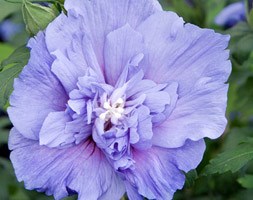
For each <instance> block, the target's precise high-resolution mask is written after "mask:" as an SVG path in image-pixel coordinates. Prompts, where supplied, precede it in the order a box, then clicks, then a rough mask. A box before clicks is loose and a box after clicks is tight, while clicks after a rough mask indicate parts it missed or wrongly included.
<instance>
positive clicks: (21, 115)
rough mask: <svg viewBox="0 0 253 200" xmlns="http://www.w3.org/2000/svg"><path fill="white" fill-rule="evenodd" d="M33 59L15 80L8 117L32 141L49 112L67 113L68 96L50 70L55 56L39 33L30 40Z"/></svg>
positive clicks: (36, 137)
mask: <svg viewBox="0 0 253 200" xmlns="http://www.w3.org/2000/svg"><path fill="white" fill-rule="evenodd" d="M28 46H29V47H30V48H31V58H30V60H29V63H28V64H27V66H25V67H24V69H23V71H22V72H21V74H20V75H19V78H17V79H15V82H14V92H13V93H12V95H11V97H10V107H9V108H8V114H9V116H10V119H11V121H12V123H13V125H14V126H15V127H16V128H17V129H18V130H19V131H20V133H21V134H23V135H24V136H25V137H27V138H30V139H38V136H39V130H40V128H41V126H42V123H43V121H44V119H45V118H46V116H47V115H48V113H50V112H55V111H62V110H65V107H66V106H65V104H66V102H67V96H66V93H65V91H64V89H63V87H62V85H61V84H60V82H59V81H58V79H57V78H56V77H55V76H54V75H53V74H52V72H51V71H50V66H51V64H52V61H53V59H52V57H51V56H50V55H49V53H48V51H47V47H46V46H45V36H44V34H43V33H42V32H40V33H39V34H38V35H37V36H36V37H35V39H31V40H30V41H29V44H28Z"/></svg>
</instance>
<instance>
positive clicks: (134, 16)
mask: <svg viewBox="0 0 253 200" xmlns="http://www.w3.org/2000/svg"><path fill="white" fill-rule="evenodd" d="M65 8H66V9H67V10H68V13H77V14H78V15H81V16H82V17H83V30H82V31H83V32H84V33H85V34H88V35H89V36H90V38H91V43H92V47H93V49H94V52H95V55H96V56H97V59H98V63H99V65H100V66H101V67H102V69H103V67H104V59H103V52H104V43H105V36H106V35H107V34H108V33H110V32H111V31H113V30H115V29H118V28H120V27H122V26H124V25H125V24H127V23H128V24H129V25H130V26H131V27H133V28H135V27H136V26H137V25H139V24H140V23H141V22H142V21H144V20H145V19H146V18H147V17H148V16H150V15H152V14H153V13H154V12H156V11H158V10H162V8H161V6H160V4H159V3H158V1H157V0H138V1H136V0H125V1H115V0H91V1H83V0H75V1H72V0H67V1H65ZM119 16H120V17H119Z"/></svg>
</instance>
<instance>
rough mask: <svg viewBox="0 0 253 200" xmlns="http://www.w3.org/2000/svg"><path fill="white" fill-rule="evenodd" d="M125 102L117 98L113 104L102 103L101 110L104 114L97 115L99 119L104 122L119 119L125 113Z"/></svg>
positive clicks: (108, 102)
mask: <svg viewBox="0 0 253 200" xmlns="http://www.w3.org/2000/svg"><path fill="white" fill-rule="evenodd" d="M124 105H125V102H124V100H123V99H122V98H119V99H118V100H117V101H116V102H115V103H113V104H111V103H110V100H108V101H106V102H104V104H103V108H104V109H105V112H103V113H101V114H100V115H99V118H100V119H102V120H104V121H109V120H110V119H111V118H116V119H120V118H121V117H122V115H123V113H124V111H125V109H124Z"/></svg>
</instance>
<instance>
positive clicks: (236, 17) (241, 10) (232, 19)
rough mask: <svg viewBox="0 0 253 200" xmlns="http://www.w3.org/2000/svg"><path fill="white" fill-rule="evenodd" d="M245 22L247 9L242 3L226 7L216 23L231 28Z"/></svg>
mask: <svg viewBox="0 0 253 200" xmlns="http://www.w3.org/2000/svg"><path fill="white" fill-rule="evenodd" d="M244 20H246V8H245V5H244V2H243V1H240V2H236V3H232V4H230V5H228V6H227V7H225V8H224V9H223V10H222V11H221V12H220V13H219V14H218V15H217V17H216V18H215V23H216V24H217V25H220V26H224V27H227V28H229V27H232V26H234V25H235V24H237V23H238V22H240V21H244Z"/></svg>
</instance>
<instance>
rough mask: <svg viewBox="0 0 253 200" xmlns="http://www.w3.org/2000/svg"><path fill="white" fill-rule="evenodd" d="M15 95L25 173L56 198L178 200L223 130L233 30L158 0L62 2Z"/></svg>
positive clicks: (29, 182)
mask: <svg viewBox="0 0 253 200" xmlns="http://www.w3.org/2000/svg"><path fill="white" fill-rule="evenodd" d="M65 8H66V10H67V11H68V16H66V15H65V14H63V13H62V14H61V15H60V16H59V17H57V18H56V19H55V20H54V21H53V22H52V23H50V25H49V26H48V27H47V29H46V30H45V31H44V32H40V33H39V34H38V35H37V36H36V37H35V38H33V39H31V40H30V41H29V44H28V46H29V47H30V48H31V57H30V60H29V63H28V64H27V66H25V68H24V69H23V71H22V73H21V74H20V76H19V78H18V79H16V80H15V83H14V92H13V94H12V95H11V97H10V105H11V106H10V107H9V109H8V113H9V116H10V118H11V121H12V122H13V125H14V128H13V129H12V130H11V133H10V138H9V148H10V149H11V150H12V153H11V161H12V163H13V165H14V168H15V172H16V175H17V178H18V180H19V181H24V182H25V187H26V188H27V189H36V190H38V191H40V192H42V191H43V192H46V194H48V195H54V197H55V199H61V198H63V197H65V196H68V195H71V194H73V193H77V194H78V198H79V199H81V200H83V199H88V200H95V199H101V200H102V199H103V200H118V199H120V198H121V197H122V196H123V194H124V193H125V192H127V194H128V197H129V198H130V199H131V200H138V199H142V196H144V197H146V198H148V199H171V198H172V197H173V194H174V192H175V191H176V190H177V189H181V188H182V187H183V185H184V181H185V176H184V173H183V172H188V171H189V170H191V169H194V168H196V167H197V165H198V164H199V163H200V161H201V159H202V156H203V153H204V150H205V143H204V140H203V138H204V137H209V138H217V137H219V136H220V135H221V134H222V133H223V131H224V129H225V126H226V123H227V122H226V118H225V110H226V101H227V89H228V85H227V84H225V82H226V81H227V78H228V76H229V74H230V71H231V66H230V65H231V64H230V61H228V57H229V52H228V50H225V49H226V47H227V45H228V40H229V37H228V36H223V35H220V34H217V33H215V32H214V31H212V30H209V29H201V28H198V27H197V26H194V25H192V24H184V21H183V19H182V18H180V17H178V16H177V15H176V14H175V13H173V12H165V11H162V9H161V7H160V5H159V4H158V2H157V1H156V0H138V1H136V0H118V1H115V0H90V1H85V0H76V1H71V0H66V2H65Z"/></svg>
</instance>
